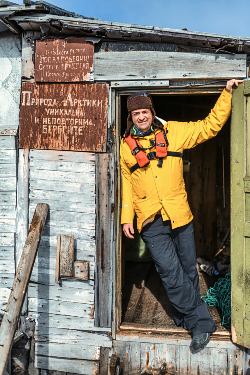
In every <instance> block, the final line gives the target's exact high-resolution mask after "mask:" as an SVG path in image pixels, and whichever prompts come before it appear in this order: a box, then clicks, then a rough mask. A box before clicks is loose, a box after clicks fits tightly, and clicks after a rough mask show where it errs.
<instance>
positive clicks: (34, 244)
mask: <svg viewBox="0 0 250 375" xmlns="http://www.w3.org/2000/svg"><path fill="white" fill-rule="evenodd" d="M48 210H49V206H48V205H47V204H46V203H38V204H37V207H36V210H35V213H34V216H33V219H32V222H31V225H30V229H29V233H28V236H27V239H26V242H25V245H24V248H23V252H22V255H21V259H20V262H19V265H18V269H17V273H16V277H15V280H14V283H13V287H12V290H11V293H10V297H9V301H8V304H7V307H6V312H5V314H4V317H3V321H2V325H1V328H0V375H3V372H4V368H5V363H6V361H7V359H8V354H9V351H10V348H11V344H12V341H13V338H14V334H15V330H16V326H17V322H18V318H19V315H20V312H21V307H22V303H23V300H24V296H25V293H26V290H27V286H28V282H29V279H30V275H31V272H32V268H33V264H34V262H35V258H36V254H37V250H38V246H39V242H40V239H41V236H42V232H43V228H44V225H45V221H46V218H47V214H48Z"/></svg>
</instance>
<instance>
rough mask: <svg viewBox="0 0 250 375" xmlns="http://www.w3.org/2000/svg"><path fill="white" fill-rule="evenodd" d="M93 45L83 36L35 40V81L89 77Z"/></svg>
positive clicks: (75, 80)
mask: <svg viewBox="0 0 250 375" xmlns="http://www.w3.org/2000/svg"><path fill="white" fill-rule="evenodd" d="M93 63H94V46H93V44H91V43H86V42H85V38H69V39H47V40H37V41H36V56H35V81H36V82H81V81H88V80H89V79H90V72H91V71H92V70H93Z"/></svg>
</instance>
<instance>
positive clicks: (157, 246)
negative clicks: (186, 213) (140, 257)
mask: <svg viewBox="0 0 250 375" xmlns="http://www.w3.org/2000/svg"><path fill="white" fill-rule="evenodd" d="M141 237H142V239H143V241H144V242H145V244H146V245H147V247H148V249H149V251H150V254H151V256H152V258H153V260H154V263H155V267H156V270H157V272H158V273H159V275H160V277H161V279H162V283H163V285H164V287H165V289H166V292H167V295H168V298H169V300H170V301H171V303H172V305H173V307H174V320H175V323H176V325H177V326H179V325H180V324H182V322H183V323H184V328H186V329H188V330H189V331H191V333H192V334H199V333H204V332H214V331H215V330H216V327H215V324H214V321H213V319H212V317H211V315H210V313H209V311H208V308H207V306H206V304H205V302H204V301H203V300H202V299H201V296H200V287H199V276H198V272H197V269H196V251H195V243H194V230H193V223H192V222H191V223H189V224H187V225H184V226H182V227H179V228H176V229H173V230H172V228H171V222H170V221H163V220H162V217H161V215H156V217H155V219H154V221H153V222H152V223H149V224H147V225H145V227H144V228H143V229H142V231H141Z"/></svg>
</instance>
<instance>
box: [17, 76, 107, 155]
mask: <svg viewBox="0 0 250 375" xmlns="http://www.w3.org/2000/svg"><path fill="white" fill-rule="evenodd" d="M107 112H108V85H107V84H99V83H93V84H60V83H56V84H53V85H51V84H42V85H35V84H32V83H30V82H24V83H23V85H22V98H21V111H20V143H19V147H20V148H35V149H51V150H74V151H97V152H105V150H106V136H107Z"/></svg>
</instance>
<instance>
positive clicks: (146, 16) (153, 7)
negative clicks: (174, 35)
mask: <svg viewBox="0 0 250 375" xmlns="http://www.w3.org/2000/svg"><path fill="white" fill-rule="evenodd" d="M12 1H13V2H15V3H18V4H22V3H23V2H22V0H16V1H15V0H12ZM47 2H51V3H53V4H54V5H57V6H58V7H60V8H63V9H66V10H69V11H72V12H75V13H78V14H81V15H83V16H87V17H96V18H99V19H101V20H104V21H112V22H124V23H133V24H138V25H148V26H159V27H166V28H171V29H183V28H186V29H188V30H190V31H204V32H208V33H216V34H226V35H233V36H242V37H249V38H250V0H206V1H204V0H171V1H170V0H150V1H149V0H126V1H124V0H102V1H101V0H88V1H86V0H71V1H67V0H60V1H59V0H52V1H49V0H47Z"/></svg>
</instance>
